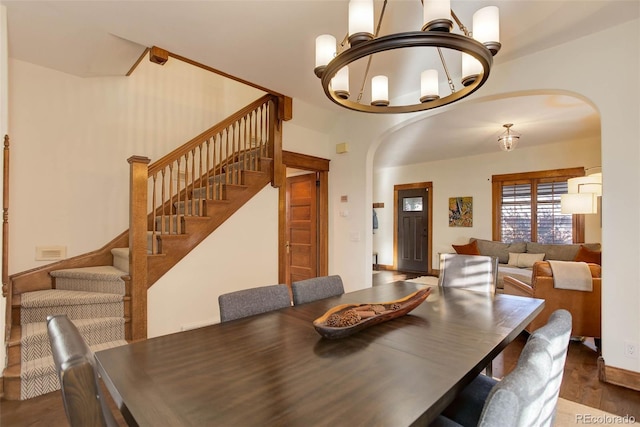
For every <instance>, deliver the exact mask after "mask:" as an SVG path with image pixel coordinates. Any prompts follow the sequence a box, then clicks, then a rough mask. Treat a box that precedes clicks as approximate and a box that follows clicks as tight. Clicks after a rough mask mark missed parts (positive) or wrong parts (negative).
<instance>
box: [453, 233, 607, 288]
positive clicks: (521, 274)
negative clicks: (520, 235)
mask: <svg viewBox="0 0 640 427" xmlns="http://www.w3.org/2000/svg"><path fill="white" fill-rule="evenodd" d="M452 246H453V249H454V250H455V251H456V253H458V254H465V255H487V256H494V257H497V258H498V283H497V289H498V292H502V290H503V289H504V278H505V276H511V277H513V278H515V279H517V280H519V281H521V282H523V283H525V284H527V285H531V279H532V272H533V265H534V263H535V262H537V261H548V260H556V261H582V262H588V263H592V264H598V265H599V264H600V263H601V262H600V259H601V254H600V248H601V246H600V243H581V244H543V243H536V242H513V243H503V242H497V241H494V240H484V239H477V238H474V237H472V238H470V239H469V243H467V244H465V245H452Z"/></svg>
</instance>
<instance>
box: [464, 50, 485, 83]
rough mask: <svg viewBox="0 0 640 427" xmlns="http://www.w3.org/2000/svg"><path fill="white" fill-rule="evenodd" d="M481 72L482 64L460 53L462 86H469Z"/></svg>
mask: <svg viewBox="0 0 640 427" xmlns="http://www.w3.org/2000/svg"><path fill="white" fill-rule="evenodd" d="M481 72H482V64H480V62H479V61H478V60H477V59H476V58H474V57H473V56H471V55H469V54H468V53H462V84H463V85H464V86H468V85H470V84H471V83H473V82H474V81H475V80H476V79H477V78H478V76H479V75H480V73H481Z"/></svg>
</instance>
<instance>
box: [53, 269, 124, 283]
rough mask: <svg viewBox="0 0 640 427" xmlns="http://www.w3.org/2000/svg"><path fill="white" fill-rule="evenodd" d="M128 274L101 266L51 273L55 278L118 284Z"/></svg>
mask: <svg viewBox="0 0 640 427" xmlns="http://www.w3.org/2000/svg"><path fill="white" fill-rule="evenodd" d="M126 274H127V273H126V272H125V271H122V270H120V269H119V268H116V267H114V266H112V265H99V266H96V267H81V268H67V269H64V270H55V271H52V272H51V276H53V277H71V278H74V279H83V280H104V281H113V282H117V281H119V280H122V279H120V278H121V277H122V276H125V275H126Z"/></svg>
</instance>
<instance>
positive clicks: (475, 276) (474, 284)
mask: <svg viewBox="0 0 640 427" xmlns="http://www.w3.org/2000/svg"><path fill="white" fill-rule="evenodd" d="M497 282H498V258H496V257H491V256H484V255H460V254H450V253H446V254H440V275H439V277H438V286H444V287H456V288H465V289H470V290H472V291H478V292H487V293H492V294H493V293H495V292H496V285H497Z"/></svg>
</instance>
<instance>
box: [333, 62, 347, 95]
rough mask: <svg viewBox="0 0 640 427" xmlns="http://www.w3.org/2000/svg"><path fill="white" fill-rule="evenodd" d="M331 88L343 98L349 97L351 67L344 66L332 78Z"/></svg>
mask: <svg viewBox="0 0 640 427" xmlns="http://www.w3.org/2000/svg"><path fill="white" fill-rule="evenodd" d="M331 89H333V91H334V92H335V93H336V95H337V96H339V97H340V98H342V99H347V98H348V97H349V67H342V68H341V69H340V71H338V73H337V74H336V75H335V77H334V78H333V79H331Z"/></svg>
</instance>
